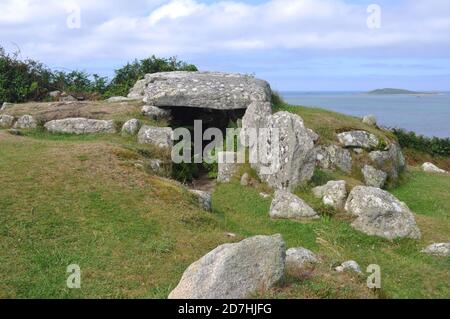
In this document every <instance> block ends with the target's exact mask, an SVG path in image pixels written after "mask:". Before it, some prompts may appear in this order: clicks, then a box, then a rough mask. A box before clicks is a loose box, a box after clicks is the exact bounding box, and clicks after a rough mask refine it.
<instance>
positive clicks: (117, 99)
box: [106, 96, 131, 103]
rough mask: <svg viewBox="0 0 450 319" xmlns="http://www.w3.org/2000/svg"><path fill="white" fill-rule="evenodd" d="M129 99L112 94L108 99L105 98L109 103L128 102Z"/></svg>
mask: <svg viewBox="0 0 450 319" xmlns="http://www.w3.org/2000/svg"><path fill="white" fill-rule="evenodd" d="M130 100H131V99H130V98H128V97H125V96H112V97H110V98H109V99H107V100H106V102H109V103H117V102H128V101H130Z"/></svg>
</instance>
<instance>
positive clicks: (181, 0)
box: [149, 0, 205, 25]
mask: <svg viewBox="0 0 450 319" xmlns="http://www.w3.org/2000/svg"><path fill="white" fill-rule="evenodd" d="M204 7H205V6H204V5H202V4H200V3H197V2H195V1H193V0H174V1H171V2H170V3H168V4H165V5H163V6H161V7H160V8H158V9H156V10H155V11H153V12H152V13H151V14H150V17H149V20H150V25H155V24H156V23H158V22H159V21H161V20H163V19H167V18H168V19H177V18H180V17H187V16H190V15H192V14H194V13H196V12H198V11H200V10H201V9H203V8H204Z"/></svg>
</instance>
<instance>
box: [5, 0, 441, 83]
mask: <svg viewBox="0 0 450 319" xmlns="http://www.w3.org/2000/svg"><path fill="white" fill-rule="evenodd" d="M371 4H376V5H377V8H379V9H380V15H379V17H380V19H379V20H376V21H375V20H373V19H371V18H373V17H375V16H374V15H373V11H370V12H368V11H367V10H368V6H369V5H371ZM368 18H369V20H370V21H375V22H379V28H373V27H371V28H370V27H368V25H367V20H368ZM375 18H376V17H375ZM371 26H373V24H372V25H371ZM449 34H450V1H448V0H399V1H377V0H371V1H366V0H352V1H350V0H251V1H243V0H234V1H214V0H207V1H206V0H205V1H201V0H167V1H166V0H138V1H123V0H96V1H90V0H2V1H1V3H0V45H2V46H4V47H5V48H6V49H7V50H9V51H12V50H15V48H16V47H19V48H20V50H21V55H22V57H31V58H35V59H39V60H41V61H43V62H44V63H46V64H47V65H49V66H50V67H52V68H62V69H82V70H86V71H88V72H91V73H99V74H102V75H108V76H111V75H112V73H113V70H114V68H117V67H119V66H121V65H123V64H124V63H126V62H127V61H129V60H132V59H134V58H145V57H147V56H149V55H152V54H156V55H159V56H173V55H176V56H178V57H179V58H181V59H183V60H186V61H188V62H191V63H195V64H196V65H197V66H198V67H199V68H200V69H202V70H216V71H233V72H242V73H252V74H255V75H256V76H258V77H261V78H264V79H266V80H268V81H269V82H270V83H271V85H272V87H273V88H275V89H276V90H302V91H314V90H370V89H374V88H379V87H400V88H407V89H413V90H450V36H449Z"/></svg>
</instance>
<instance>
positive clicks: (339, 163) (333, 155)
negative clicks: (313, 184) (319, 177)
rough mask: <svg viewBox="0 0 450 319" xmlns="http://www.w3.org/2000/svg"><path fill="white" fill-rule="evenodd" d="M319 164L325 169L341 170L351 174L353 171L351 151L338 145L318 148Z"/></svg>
mask: <svg viewBox="0 0 450 319" xmlns="http://www.w3.org/2000/svg"><path fill="white" fill-rule="evenodd" d="M316 149H317V164H318V166H319V167H321V168H324V169H331V170H335V169H340V170H341V171H343V172H346V173H349V172H350V171H351V170H352V156H351V154H350V151H349V150H347V149H344V148H342V147H340V146H338V145H328V146H324V145H321V146H317V148H316Z"/></svg>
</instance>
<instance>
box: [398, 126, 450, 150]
mask: <svg viewBox="0 0 450 319" xmlns="http://www.w3.org/2000/svg"><path fill="white" fill-rule="evenodd" d="M392 132H393V133H394V134H395V136H396V137H397V139H398V142H399V143H400V146H401V147H406V148H411V149H415V150H418V151H421V152H424V153H427V154H430V155H433V156H450V139H449V138H438V137H425V136H423V135H417V134H416V133H414V132H407V131H405V130H403V129H397V128H396V129H393V130H392Z"/></svg>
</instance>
